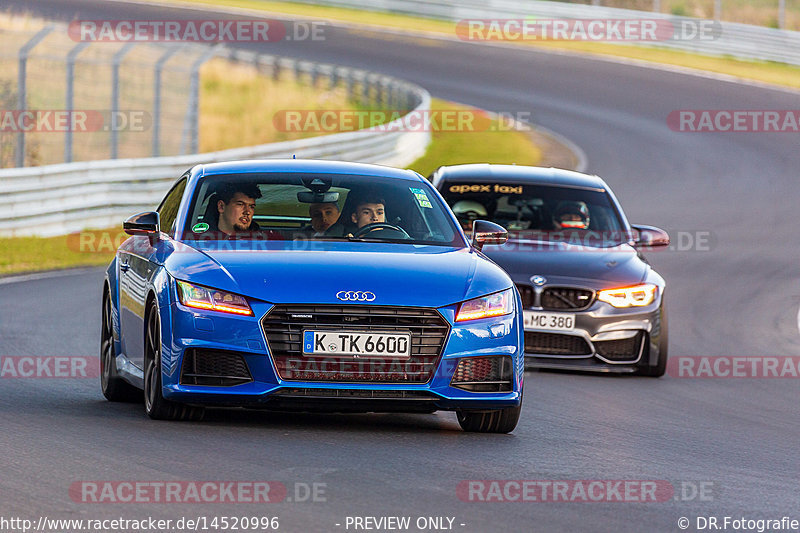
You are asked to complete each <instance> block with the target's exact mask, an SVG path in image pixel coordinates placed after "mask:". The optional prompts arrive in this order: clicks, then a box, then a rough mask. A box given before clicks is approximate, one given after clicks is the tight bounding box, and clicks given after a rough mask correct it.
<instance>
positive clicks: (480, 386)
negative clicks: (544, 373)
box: [450, 355, 514, 392]
mask: <svg viewBox="0 0 800 533" xmlns="http://www.w3.org/2000/svg"><path fill="white" fill-rule="evenodd" d="M513 367H514V364H513V363H512V362H511V358H510V357H508V356H506V355H496V356H482V357H465V358H463V359H461V360H460V361H459V362H458V367H457V368H456V371H455V372H454V373H453V379H452V380H451V381H450V385H451V386H452V387H455V388H457V389H464V390H468V391H471V392H508V391H511V390H512V387H513V379H514V372H513V370H512V369H513Z"/></svg>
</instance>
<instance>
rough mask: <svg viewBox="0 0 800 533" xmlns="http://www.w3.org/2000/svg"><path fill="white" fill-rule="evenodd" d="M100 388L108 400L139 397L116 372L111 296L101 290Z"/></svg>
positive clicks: (134, 399)
mask: <svg viewBox="0 0 800 533" xmlns="http://www.w3.org/2000/svg"><path fill="white" fill-rule="evenodd" d="M100 389H101V390H102V391H103V396H105V397H106V399H107V400H108V401H110V402H135V401H139V400H140V399H141V394H142V393H141V392H140V391H139V389H137V388H136V387H134V386H133V385H131V384H130V383H128V382H127V381H125V380H124V379H122V377H121V376H120V375H119V373H118V372H117V352H116V350H115V349H114V332H113V323H112V319H111V298H110V297H109V295H108V291H107V290H106V291H103V318H102V329H101V330H100Z"/></svg>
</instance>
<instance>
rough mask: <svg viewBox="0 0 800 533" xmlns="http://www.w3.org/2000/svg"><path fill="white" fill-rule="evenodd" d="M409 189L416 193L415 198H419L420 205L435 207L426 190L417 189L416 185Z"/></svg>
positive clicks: (429, 207)
mask: <svg viewBox="0 0 800 533" xmlns="http://www.w3.org/2000/svg"><path fill="white" fill-rule="evenodd" d="M409 190H411V192H412V193H413V194H414V198H416V199H417V203H418V204H419V206H420V207H427V208H428V209H433V204H432V203H431V201H430V199H429V198H428V195H427V194H425V191H423V190H422V189H415V188H414V187H409Z"/></svg>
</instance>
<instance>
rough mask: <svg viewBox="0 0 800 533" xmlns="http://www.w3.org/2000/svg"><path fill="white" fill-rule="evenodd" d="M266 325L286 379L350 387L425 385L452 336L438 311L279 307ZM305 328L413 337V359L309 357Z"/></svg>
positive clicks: (266, 319) (280, 372) (272, 350)
mask: <svg viewBox="0 0 800 533" xmlns="http://www.w3.org/2000/svg"><path fill="white" fill-rule="evenodd" d="M261 326H262V328H263V329H264V335H265V336H266V338H267V344H268V346H269V350H270V354H271V356H272V360H273V361H274V362H275V368H276V370H277V372H278V376H279V377H280V378H281V379H283V380H287V381H324V382H331V381H335V382H346V383H375V382H378V383H426V382H427V381H428V380H429V379H430V378H431V376H432V375H433V372H434V371H435V370H436V367H437V366H438V364H439V359H440V357H441V354H442V349H443V347H444V343H445V340H446V339H447V336H448V334H449V332H450V326H449V324H448V323H447V321H446V320H445V319H444V318H442V316H441V315H440V314H439V313H438V311H436V310H434V309H424V308H404V307H400V308H393V307H381V306H366V305H348V306H335V305H278V306H275V307H274V308H273V309H272V310H271V311H270V312H269V313H268V314H267V315H266V316H265V317H264V319H263V320H262V321H261ZM305 329H314V330H317V331H325V330H327V331H334V332H335V331H365V332H371V331H375V332H389V333H391V332H398V333H410V334H411V356H410V358H408V359H401V358H391V357H385V358H354V357H350V356H334V357H330V356H325V357H320V356H316V357H315V356H309V355H304V354H303V352H302V334H303V330H305Z"/></svg>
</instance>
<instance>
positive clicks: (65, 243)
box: [0, 229, 127, 275]
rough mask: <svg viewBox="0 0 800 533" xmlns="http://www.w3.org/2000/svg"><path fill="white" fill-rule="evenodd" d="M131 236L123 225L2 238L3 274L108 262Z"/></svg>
mask: <svg viewBox="0 0 800 533" xmlns="http://www.w3.org/2000/svg"><path fill="white" fill-rule="evenodd" d="M125 237H127V235H125V234H124V233H122V231H121V230H119V229H111V230H106V231H86V232H82V233H81V234H70V235H61V236H58V237H10V238H8V237H7V238H0V275H2V274H15V273H19V272H36V271H41V270H53V269H57V268H70V267H79V266H94V265H107V264H108V263H109V262H110V261H111V259H112V258H113V257H114V251H115V250H116V249H117V246H118V244H119V243H120V242H121V241H122V240H124V238H125Z"/></svg>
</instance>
